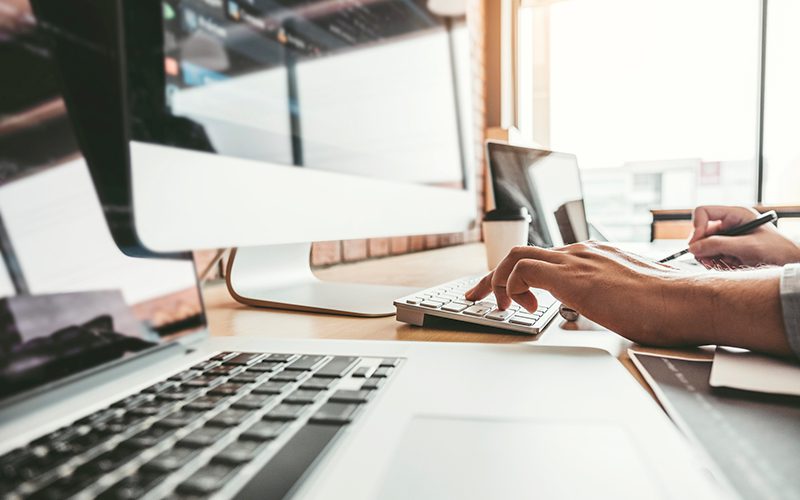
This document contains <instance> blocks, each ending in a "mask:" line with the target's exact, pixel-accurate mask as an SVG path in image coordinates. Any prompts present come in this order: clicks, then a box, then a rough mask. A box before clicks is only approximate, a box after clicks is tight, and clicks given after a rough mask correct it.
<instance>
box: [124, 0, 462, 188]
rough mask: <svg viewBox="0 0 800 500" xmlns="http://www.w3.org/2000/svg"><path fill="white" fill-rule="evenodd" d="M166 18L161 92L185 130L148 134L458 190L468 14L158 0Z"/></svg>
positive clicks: (419, 7)
mask: <svg viewBox="0 0 800 500" xmlns="http://www.w3.org/2000/svg"><path fill="white" fill-rule="evenodd" d="M162 17H163V58H164V59H163V72H164V79H163V88H162V89H160V91H161V92H163V93H164V94H165V107H166V109H167V115H168V117H167V118H166V120H174V121H175V122H176V123H177V122H180V123H181V124H182V125H181V126H182V128H183V129H184V130H185V133H184V134H183V136H180V137H176V136H174V135H173V136H172V137H170V138H169V140H168V141H167V140H165V139H163V138H162V139H161V140H160V141H156V142H162V143H163V142H170V145H173V146H174V145H178V146H182V147H185V148H189V149H195V150H200V151H213V152H215V153H217V154H220V155H224V156H231V157H237V158H246V159H253V160H260V161H267V162H272V163H278V164H284V165H295V166H303V167H309V168H314V169H321V170H330V171H336V172H341V173H346V174H354V175H359V176H366V177H374V178H380V179H388V180H392V181H398V182H408V183H415V184H422V185H430V186H437V187H450V188H455V189H464V188H465V179H464V177H465V174H464V165H463V158H462V155H463V152H462V144H461V127H460V123H461V117H460V115H459V114H460V109H459V99H460V96H459V88H458V83H459V80H460V78H459V76H458V75H459V71H460V70H463V69H464V68H459V66H458V54H459V53H462V52H463V53H466V36H467V35H466V29H465V27H464V23H463V20H459V19H455V20H453V19H450V18H447V19H445V18H442V17H439V16H437V15H436V14H435V13H434V12H432V11H431V10H430V9H429V8H428V5H427V1H426V0H381V1H374V0H348V1H345V2H331V1H329V0H309V1H303V2H283V1H282V2H273V1H267V0H166V1H165V2H163V12H162ZM158 69H159V70H161V69H162V68H158ZM150 79H152V78H150ZM142 80H143V81H144V80H147V78H146V77H143V78H142ZM461 93H462V94H465V95H466V93H465V91H464V90H463V89H462V90H461ZM465 95H462V96H461V97H462V98H463V97H465ZM152 128H156V124H153V127H152ZM134 133H136V131H135V130H134ZM144 135H150V134H147V133H145V134H144Z"/></svg>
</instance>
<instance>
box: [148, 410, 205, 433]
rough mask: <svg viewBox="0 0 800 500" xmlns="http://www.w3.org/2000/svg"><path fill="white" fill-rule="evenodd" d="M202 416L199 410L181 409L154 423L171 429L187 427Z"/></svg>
mask: <svg viewBox="0 0 800 500" xmlns="http://www.w3.org/2000/svg"><path fill="white" fill-rule="evenodd" d="M201 416H202V414H201V413H198V412H194V411H183V410H179V411H176V412H173V413H170V414H169V415H167V416H166V417H164V418H162V419H161V420H159V421H158V422H156V423H155V424H153V425H155V426H158V427H167V428H170V429H178V428H180V427H186V426H187V425H189V424H191V423H192V422H194V421H195V420H197V419H198V418H200V417H201Z"/></svg>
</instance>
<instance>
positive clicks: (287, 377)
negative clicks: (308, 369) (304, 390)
mask: <svg viewBox="0 0 800 500" xmlns="http://www.w3.org/2000/svg"><path fill="white" fill-rule="evenodd" d="M304 373H305V372H286V371H283V372H280V373H278V374H277V375H273V376H272V377H270V380H272V381H275V382H297V381H298V380H300V379H301V378H302V377H303V374H304Z"/></svg>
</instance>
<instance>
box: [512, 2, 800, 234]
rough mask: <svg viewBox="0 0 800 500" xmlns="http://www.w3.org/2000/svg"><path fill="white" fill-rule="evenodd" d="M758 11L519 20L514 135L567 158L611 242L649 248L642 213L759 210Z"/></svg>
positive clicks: (657, 10) (584, 9) (630, 9)
mask: <svg viewBox="0 0 800 500" xmlns="http://www.w3.org/2000/svg"><path fill="white" fill-rule="evenodd" d="M784 2H785V3H787V4H794V3H795V2H794V1H793V0H784ZM791 8H795V9H796V6H795V5H792V7H791ZM760 9H761V3H760V1H759V0H736V1H731V0H648V1H642V0H563V1H556V0H549V1H548V0H527V3H523V5H522V7H520V9H519V14H518V16H517V23H518V25H517V63H518V67H519V70H518V71H517V75H518V76H517V94H518V96H517V106H518V109H517V122H518V126H519V128H520V130H521V132H522V134H523V136H524V137H527V138H528V139H531V140H533V141H535V142H537V143H539V144H541V145H542V146H544V147H547V148H550V149H553V150H556V151H565V152H570V153H575V154H577V156H578V161H579V162H580V164H581V167H582V175H583V184H584V190H585V198H586V206H587V215H588V216H589V218H590V220H591V222H593V223H594V224H596V225H598V226H599V227H600V228H601V229H605V232H606V233H607V236H608V237H609V238H610V239H613V240H618V241H624V240H643V239H647V238H648V237H649V225H650V221H651V218H650V213H649V209H650V208H687V207H692V206H694V205H696V204H701V203H745V204H746V203H754V202H755V201H756V193H757V172H758V168H757V161H756V158H757V144H758V126H757V124H758V109H759V108H758V106H759V79H760ZM789 19H791V18H789ZM789 19H786V20H785V22H786V23H787V24H789V23H790V20H789ZM793 19H797V17H796V13H795V17H794V18H793ZM793 36H794V37H795V40H794V45H793V46H794V47H797V46H798V43H797V40H798V38H797V35H796V34H794V35H793ZM786 50H787V51H788V50H789V49H788V48H787V49H786ZM787 57H788V56H787ZM797 67H798V66H797V65H795V69H797ZM796 82H797V80H795V83H794V85H795V88H797V83H796ZM795 95H798V94H797V93H796V94H795ZM798 116H800V114H798V113H794V115H793V119H795V120H797V119H798ZM795 130H800V127H795ZM775 144H776V148H777V143H775ZM794 144H795V145H797V144H798V141H795V142H794ZM794 151H795V153H797V152H798V151H800V149H798V148H797V147H796V148H795V149H794ZM796 157H797V158H798V161H799V162H800V157H798V156H797V155H796Z"/></svg>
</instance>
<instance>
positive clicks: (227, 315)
mask: <svg viewBox="0 0 800 500" xmlns="http://www.w3.org/2000/svg"><path fill="white" fill-rule="evenodd" d="M482 272H486V258H485V256H484V249H483V244H479V243H476V244H470V245H461V246H455V247H448V248H442V249H437V250H430V251H426V252H419V253H413V254H407V255H401V256H394V257H386V258H383V259H376V260H369V261H364V262H358V263H354V264H342V265H338V266H334V267H331V268H328V269H323V270H320V271H318V272H317V275H318V276H319V277H320V278H321V279H325V280H331V281H349V282H358V283H377V284H386V285H403V286H417V287H419V288H427V287H430V286H434V285H437V284H440V283H444V282H446V281H449V280H452V279H456V278H459V277H462V276H467V275H474V274H480V273H482ZM204 299H205V303H206V312H207V315H208V321H209V326H210V329H211V334H212V335H215V336H227V335H243V336H250V335H257V336H260V337H263V338H283V339H285V338H287V337H290V338H295V339H308V338H320V339H322V338H327V339H351V340H365V339H369V340H413V341H433V342H486V343H519V342H530V341H531V340H530V338H529V337H527V336H524V335H510V334H505V333H502V331H500V330H493V329H491V328H484V327H479V326H477V325H471V324H467V323H460V322H437V323H436V324H435V325H433V326H427V325H426V326H424V327H416V326H411V325H407V324H405V323H400V322H398V321H397V320H395V318H394V317H393V316H391V317H385V318H354V317H346V316H336V315H328V314H316V313H301V312H294V311H280V310H276V309H256V308H252V307H247V306H244V305H242V304H239V303H237V302H235V301H234V300H233V299H231V297H230V296H229V295H228V292H227V289H226V288H225V286H224V284H222V283H212V284H209V285H206V287H205V288H204ZM534 342H535V343H536V344H539V345H559V346H586V347H595V348H600V349H604V350H606V351H608V352H610V353H611V354H612V355H613V356H616V357H617V358H618V359H619V360H620V361H621V362H622V363H623V364H624V365H625V366H626V368H628V370H629V371H630V372H631V374H632V375H633V376H634V377H635V378H636V379H637V380H638V381H639V382H640V383H641V384H642V385H643V386H644V387H645V388H647V385H646V384H645V382H644V380H643V379H642V378H641V376H640V375H639V373H638V371H637V370H636V368H635V367H634V366H633V364H632V363H631V362H630V360H629V359H628V356H627V348H628V347H629V346H630V345H631V343H630V342H629V341H628V340H626V339H624V338H622V337H620V336H619V335H617V334H615V333H612V332H610V331H608V330H606V329H604V328H602V327H600V326H598V325H596V324H594V323H591V322H589V321H587V320H585V319H581V320H579V321H578V322H576V323H568V322H566V321H564V320H562V319H561V317H560V316H557V317H556V319H554V320H553V321H552V322H551V323H550V325H549V326H548V327H547V329H546V330H545V332H544V333H543V334H542V335H541V336H540V338H539V339H538V340H536V341H534ZM648 390H649V388H648Z"/></svg>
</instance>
